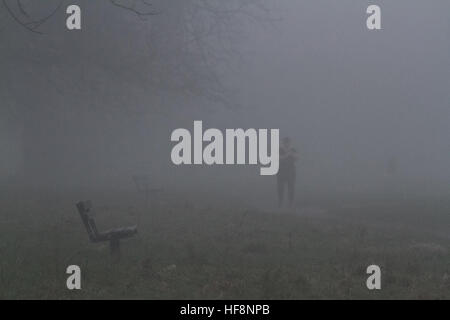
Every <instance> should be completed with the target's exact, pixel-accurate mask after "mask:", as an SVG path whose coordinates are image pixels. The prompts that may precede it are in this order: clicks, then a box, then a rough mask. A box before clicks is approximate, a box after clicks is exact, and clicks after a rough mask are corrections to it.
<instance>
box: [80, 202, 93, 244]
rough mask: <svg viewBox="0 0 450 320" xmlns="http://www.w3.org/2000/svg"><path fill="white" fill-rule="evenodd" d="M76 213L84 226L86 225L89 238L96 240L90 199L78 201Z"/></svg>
mask: <svg viewBox="0 0 450 320" xmlns="http://www.w3.org/2000/svg"><path fill="white" fill-rule="evenodd" d="M77 209H78V213H79V214H80V216H81V220H82V221H83V224H84V226H85V227H86V230H87V233H88V235H89V239H90V240H91V241H93V242H95V241H97V240H98V230H97V226H96V225H95V220H94V216H93V208H92V203H91V201H90V200H88V201H80V202H78V203H77Z"/></svg>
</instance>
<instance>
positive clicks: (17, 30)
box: [0, 0, 450, 197]
mask: <svg viewBox="0 0 450 320" xmlns="http://www.w3.org/2000/svg"><path fill="white" fill-rule="evenodd" d="M51 2H52V1H48V2H47V3H46V5H41V4H40V3H39V5H38V4H37V3H32V2H31V1H28V2H27V3H26V5H27V6H28V7H27V8H28V10H30V12H32V13H33V14H35V15H36V16H37V17H41V16H45V15H46V14H47V13H48V12H50V11H51V10H53V9H52V8H53V7H55V5H57V2H54V3H53V4H51ZM256 2H257V1H253V2H251V1H250V2H245V1H243V3H244V4H245V3H248V4H247V5H246V6H244V7H243V9H241V11H242V12H240V11H239V10H240V9H232V8H233V5H234V6H235V8H240V7H239V1H233V3H231V2H230V4H229V6H228V4H227V5H223V6H222V5H220V4H219V2H213V6H212V8H206V9H201V8H200V6H199V7H198V8H196V7H195V6H196V5H198V4H196V2H195V1H186V2H185V1H174V2H170V4H168V3H164V2H163V1H155V2H154V4H153V6H152V10H154V11H155V12H154V15H149V16H139V15H137V14H134V13H133V12H131V11H130V10H121V8H119V7H116V6H113V5H111V3H109V2H108V1H95V2H91V1H78V2H77V3H79V4H80V6H81V7H82V8H83V12H82V13H83V28H82V30H81V31H68V30H66V28H65V27H64V21H65V17H66V14H65V12H64V10H63V9H61V10H59V11H57V12H56V13H55V15H54V16H53V17H51V18H50V19H49V20H48V21H47V22H46V23H45V24H43V25H42V26H41V27H40V28H39V32H40V33H39V34H38V33H35V32H30V31H29V30H27V29H26V28H24V27H22V26H21V25H19V24H18V23H17V22H16V21H14V19H12V18H11V16H9V15H8V13H7V12H6V11H5V8H2V16H1V29H0V30H1V31H0V37H1V39H2V41H1V44H0V45H1V50H0V55H1V60H0V61H1V62H0V63H1V70H2V74H1V76H0V79H1V87H0V93H1V101H2V107H1V118H0V121H1V126H0V130H1V135H0V148H1V154H2V161H1V163H0V177H1V180H2V184H3V185H5V186H7V187H8V186H14V187H21V186H37V187H39V186H46V187H49V186H50V187H51V186H53V187H57V188H61V187H68V188H87V187H90V186H92V187H108V188H119V189H120V188H121V187H124V186H125V187H128V185H129V184H131V183H132V181H131V178H130V177H131V176H132V175H134V174H141V173H142V174H144V173H145V174H149V175H150V176H151V177H152V181H153V182H154V183H155V185H165V186H168V187H180V188H189V189H191V190H192V189H195V188H197V187H198V188H199V190H206V189H207V190H210V191H211V190H217V191H218V192H219V191H220V192H224V193H225V194H224V196H226V194H227V192H230V193H233V192H234V193H236V192H238V193H243V192H246V191H248V190H252V192H254V193H255V195H256V197H258V195H259V197H263V196H265V195H267V194H269V193H270V192H271V191H272V189H273V188H274V178H273V177H270V176H266V177H263V176H259V174H258V167H257V166H248V165H245V166H212V167H207V166H205V165H201V166H194V165H192V166H175V165H173V164H172V163H171V161H170V152H171V148H172V147H173V145H174V143H173V142H171V141H170V134H171V132H172V131H173V130H174V129H176V128H187V129H189V130H192V126H193V121H194V120H202V121H203V124H204V127H205V128H209V127H212V128H219V129H221V130H225V129H226V128H244V129H247V128H257V129H258V128H268V129H270V128H278V129H280V136H281V137H284V136H289V137H291V138H292V141H293V145H294V146H295V147H296V148H297V149H298V152H299V161H298V163H297V170H298V188H297V191H298V193H304V194H314V193H323V192H326V193H330V194H336V195H337V194H354V193H364V194H372V193H377V192H388V193H389V192H392V193H394V194H396V193H398V194H405V193H407V194H436V193H438V194H441V193H447V189H448V188H447V186H448V181H449V180H450V170H449V169H450V152H449V150H450V145H449V142H448V139H447V137H448V136H449V133H450V126H449V125H448V119H449V117H450V109H449V105H448V101H449V90H448V88H449V81H450V77H449V76H450V69H449V68H448V66H449V62H450V55H449V49H450V37H449V22H448V10H449V9H450V5H449V3H448V1H439V0H436V1H432V2H431V3H427V2H424V1H418V0H417V1H395V2H392V1H381V0H380V1H377V2H378V4H379V5H380V6H381V7H382V10H383V11H382V30H379V31H375V32H372V31H369V30H367V28H366V26H365V20H366V17H367V15H366V13H365V9H366V8H367V6H368V4H369V2H368V1H362V2H358V3H355V2H354V1H347V0H346V1H292V0H283V1H276V2H275V1H260V2H258V3H256ZM230 8H231V9H230ZM209 9H210V10H209ZM213 10H217V12H214V11H213ZM221 10H222V11H221ZM227 10H229V11H230V12H231V11H233V10H235V11H236V12H233V14H228V11H227ZM243 178H244V179H243ZM221 194H223V193H221Z"/></svg>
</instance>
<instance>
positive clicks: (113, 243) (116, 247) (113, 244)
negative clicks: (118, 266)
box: [109, 238, 120, 260]
mask: <svg viewBox="0 0 450 320" xmlns="http://www.w3.org/2000/svg"><path fill="white" fill-rule="evenodd" d="M109 248H110V251H111V257H113V258H115V259H117V260H119V259H120V240H119V239H117V238H113V239H111V240H110V241H109Z"/></svg>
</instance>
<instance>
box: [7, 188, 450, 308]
mask: <svg viewBox="0 0 450 320" xmlns="http://www.w3.org/2000/svg"><path fill="white" fill-rule="evenodd" d="M65 194H66V195H65V196H61V195H60V194H57V193H47V194H45V193H43V192H39V193H32V192H29V193H25V192H20V193H12V192H11V193H8V192H6V193H3V194H2V196H1V202H2V212H1V215H0V298H2V299H92V298H95V299H109V298H114V299H132V298H133V299H366V298H367V299H403V298H408V299H409V298H411V299H448V298H450V255H449V249H450V237H449V235H450V234H449V232H448V231H449V230H450V214H449V213H450V211H449V210H450V199H448V200H446V201H444V200H439V199H427V200H420V201H419V200H418V199H415V200H414V201H412V200H405V199H403V200H401V201H394V200H392V199H391V200H389V201H388V200H385V201H379V200H377V201H375V200H370V201H369V200H364V201H362V200H361V201H347V202H343V201H329V202H328V203H326V202H324V201H317V203H310V204H308V205H304V206H299V207H298V208H296V209H295V210H291V211H278V210H261V209H259V208H253V207H250V206H248V205H244V204H242V203H239V201H236V202H233V203H228V204H226V205H224V204H216V205H214V204H208V205H206V204H202V203H196V202H195V201H191V202H189V201H184V200H180V199H181V198H180V197H175V198H177V199H178V200H177V201H175V200H174V199H166V200H165V201H162V202H161V203H160V204H159V205H158V206H155V207H153V208H151V209H145V207H144V205H143V201H142V199H140V198H139V196H138V195H133V194H126V193H110V194H107V193H104V194H100V193H99V194H96V195H95V196H91V197H90V198H91V200H93V201H94V205H95V204H96V205H97V210H96V215H97V218H96V219H97V223H98V225H99V227H100V228H101V229H107V228H110V227H113V226H124V225H130V224H134V223H138V226H139V234H138V236H136V237H134V238H132V239H129V240H126V241H124V242H123V243H122V257H121V260H120V261H119V262H114V261H112V259H111V258H110V255H109V248H108V245H107V244H93V243H90V242H89V241H88V237H87V233H86V230H85V229H84V228H83V226H82V224H81V221H80V218H79V216H78V214H77V212H76V209H75V206H74V203H75V202H76V201H77V200H79V199H83V196H85V195H83V194H77V195H74V194H71V195H69V196H68V195H67V194H69V193H67V192H65ZM168 203H170V205H169V204H168ZM70 264H77V265H79V266H80V267H81V270H82V290H79V291H76V290H74V291H69V290H67V289H66V286H65V285H66V276H67V275H66V274H65V269H66V267H67V266H68V265H70ZM370 264H377V265H379V266H380V267H381V269H382V289H381V290H379V291H369V290H368V289H367V288H366V285H365V283H366V278H367V275H366V273H365V271H366V268H367V266H368V265H370Z"/></svg>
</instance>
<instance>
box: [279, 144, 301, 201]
mask: <svg viewBox="0 0 450 320" xmlns="http://www.w3.org/2000/svg"><path fill="white" fill-rule="evenodd" d="M296 160H297V151H296V150H295V149H294V148H292V146H291V139H290V138H288V137H285V138H283V140H282V143H281V146H280V167H279V170H278V174H277V191H278V207H281V205H282V204H283V198H284V190H285V187H286V186H287V193H288V201H289V206H290V207H292V205H293V203H294V189H295V175H296V174H295V161H296Z"/></svg>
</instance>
